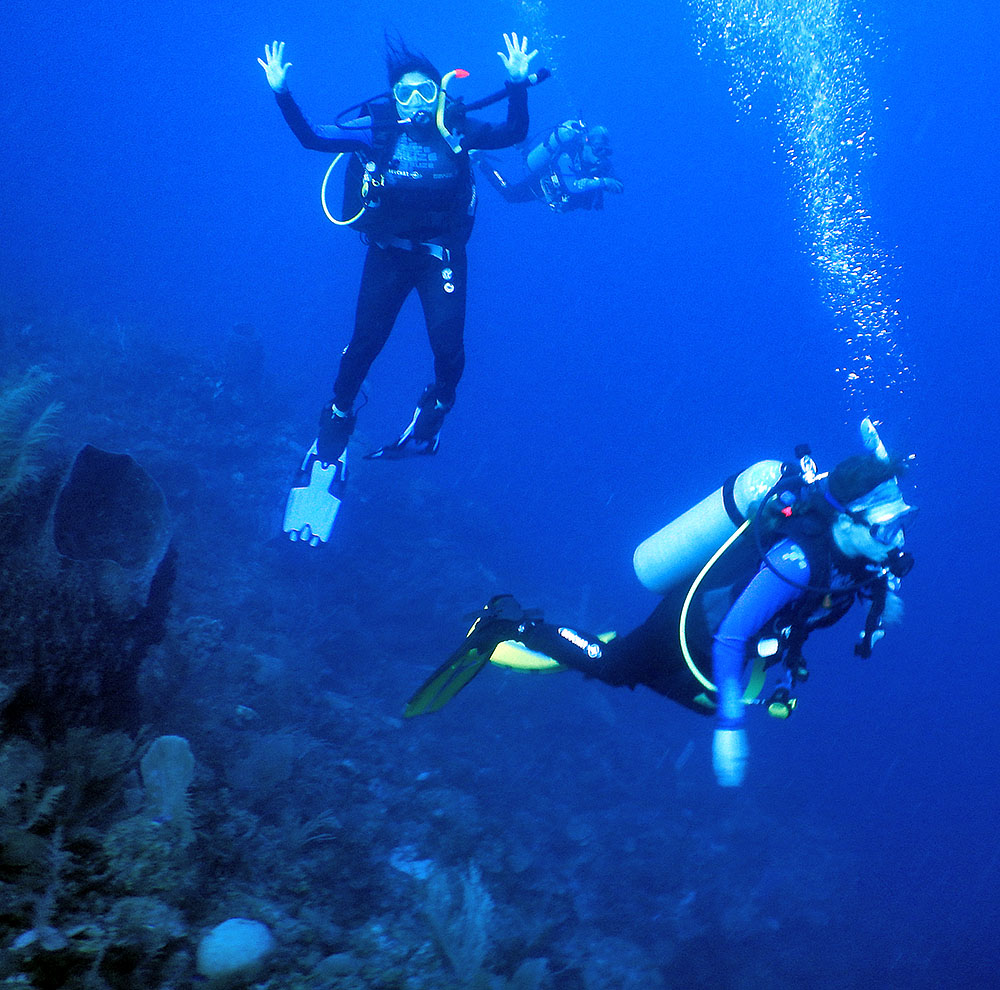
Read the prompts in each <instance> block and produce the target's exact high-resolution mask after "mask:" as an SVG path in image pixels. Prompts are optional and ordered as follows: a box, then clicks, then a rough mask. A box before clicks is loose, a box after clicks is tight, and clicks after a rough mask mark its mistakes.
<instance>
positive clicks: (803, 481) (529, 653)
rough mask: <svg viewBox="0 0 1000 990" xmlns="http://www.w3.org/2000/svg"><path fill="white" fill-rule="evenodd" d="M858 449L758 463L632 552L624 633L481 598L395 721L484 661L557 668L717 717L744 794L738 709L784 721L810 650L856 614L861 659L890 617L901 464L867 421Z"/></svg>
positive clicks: (900, 560)
mask: <svg viewBox="0 0 1000 990" xmlns="http://www.w3.org/2000/svg"><path fill="white" fill-rule="evenodd" d="M862 436H863V438H864V440H865V445H866V452H865V453H863V454H857V455H855V456H853V457H849V458H848V459H847V460H845V461H843V462H841V463H840V464H838V465H837V466H836V467H835V468H834V469H833V471H831V472H829V474H819V473H817V470H816V465H815V462H814V461H813V460H812V456H811V454H810V453H809V450H808V448H807V447H804V446H803V447H800V448H798V449H797V450H796V460H795V461H794V462H792V463H790V464H782V463H781V462H779V461H761V462H760V463H758V464H755V465H753V466H751V467H749V468H747V469H746V470H745V471H743V472H742V473H741V474H739V475H736V476H735V477H733V478H730V479H729V480H728V481H727V482H726V483H725V484H724V485H723V486H722V488H720V489H719V490H718V491H716V492H715V493H713V494H712V495H710V496H709V497H708V498H706V499H704V500H703V501H702V502H700V503H699V504H698V505H696V506H694V507H693V508H691V509H689V510H688V511H687V512H685V513H684V514H683V515H681V516H680V517H679V518H677V519H675V520H674V521H673V522H671V523H669V524H668V525H667V526H665V527H664V528H663V529H662V530H660V531H659V532H658V533H655V534H654V535H653V536H651V537H650V538H649V539H647V540H646V541H644V542H643V543H642V544H640V546H639V547H638V549H637V550H636V552H635V557H634V565H635V571H636V574H637V576H638V577H639V579H640V581H641V582H642V583H643V584H644V585H645V586H646V587H647V588H649V589H650V590H653V591H656V592H658V593H660V594H662V595H663V596H664V597H663V600H662V601H661V602H660V604H659V605H658V606H657V608H656V609H655V610H654V612H653V613H652V615H650V617H649V618H648V619H647V620H646V621H645V622H644V623H643V624H642V625H640V626H639V627H638V628H636V629H634V630H633V631H632V632H630V633H628V634H627V635H625V636H623V637H620V638H614V634H613V633H608V634H604V635H603V636H596V635H593V634H591V633H588V632H582V631H580V630H577V629H575V628H571V627H569V626H563V625H555V624H552V623H548V622H545V621H543V619H542V617H541V614H540V613H539V612H537V611H526V610H523V609H521V607H520V606H519V605H518V603H517V602H516V601H515V600H514V598H512V597H511V596H510V595H499V596H496V597H494V598H492V599H491V600H490V601H489V602H488V603H487V604H486V606H485V607H484V608H483V610H482V611H481V612H480V613H478V615H477V617H476V620H475V622H474V623H473V625H472V628H471V629H470V630H469V633H468V635H467V638H466V640H465V642H464V643H463V645H462V646H461V647H460V648H459V649H458V650H457V651H456V652H455V653H454V654H452V656H451V657H449V659H448V661H447V662H446V663H445V664H444V665H443V666H442V667H440V668H439V669H438V670H437V671H436V672H435V673H434V674H433V675H432V676H431V677H430V678H429V679H428V680H427V681H426V682H425V683H424V684H423V685H422V687H421V688H420V689H419V690H418V691H417V692H416V694H415V695H414V696H413V697H412V698H411V699H410V702H409V704H408V705H407V707H406V711H405V714H406V715H407V716H413V715H419V714H422V713H424V712H430V711H436V710H437V709H439V708H441V707H442V706H443V705H444V704H445V703H446V702H447V701H448V700H449V699H450V698H452V697H454V695H455V694H456V693H457V692H458V691H460V690H461V689H462V688H463V687H464V686H465V685H466V684H467V683H468V682H469V681H470V680H471V679H472V678H473V677H474V676H475V675H476V674H477V673H478V672H479V671H480V670H481V669H482V668H483V667H484V666H485V664H486V663H487V662H489V661H491V660H492V661H493V662H494V663H496V664H498V665H501V666H507V667H512V668H516V669H522V670H553V669H559V668H561V667H568V668H572V669H574V670H577V671H580V672H581V673H583V674H584V675H585V676H586V677H594V678H597V679H598V680H601V681H604V682H605V683H606V684H611V685H615V686H621V685H627V686H628V687H630V688H634V687H635V686H636V685H637V684H644V685H646V686H647V687H649V688H651V689H652V690H654V691H656V692H657V693H659V694H662V695H665V696H666V697H668V698H670V699H672V700H674V701H676V702H678V703H679V704H681V705H683V706H685V707H686V708H688V709H690V710H692V711H694V712H697V713H699V714H702V715H710V716H714V718H715V730H714V736H713V747H712V762H713V767H714V770H715V774H716V778H717V780H718V782H719V784H720V785H722V786H724V787H735V786H738V785H739V784H741V783H742V782H743V779H744V775H745V772H746V763H747V756H748V753H749V747H748V745H747V739H746V730H745V728H744V722H745V714H746V709H747V706H749V705H752V704H761V705H766V707H767V710H768V712H769V714H771V715H774V716H776V717H778V718H787V717H788V716H789V715H790V714H791V713H792V711H793V710H794V708H795V706H796V698H795V696H794V694H793V692H794V691H795V689H796V688H797V686H798V685H800V684H802V683H803V682H804V681H805V680H806V679H807V678H808V676H809V669H808V666H807V664H806V661H805V659H804V657H803V655H802V647H803V645H804V644H805V641H806V639H807V637H808V636H809V635H810V634H811V633H812V632H813V631H814V630H816V629H819V628H823V627H826V626H832V625H833V624H834V623H836V622H838V621H840V619H842V618H843V617H844V616H845V615H846V614H847V612H848V611H849V610H850V608H851V606H852V604H853V603H854V602H855V601H862V602H864V603H866V604H867V605H868V616H867V619H866V620H865V624H864V629H863V631H862V633H861V636H860V639H859V641H858V643H857V644H856V645H855V648H854V650H855V653H856V654H857V655H859V656H861V657H868V656H870V654H871V649H872V647H873V645H874V644H875V643H876V642H877V641H878V640H879V639H880V638H881V637H882V636H883V635H884V626H885V625H886V624H889V623H891V622H893V621H898V619H899V618H901V615H902V603H901V600H900V598H899V594H898V592H899V587H900V582H901V579H902V578H903V577H904V576H905V575H906V574H907V573H909V570H910V568H911V567H912V565H913V558H912V557H911V556H910V555H909V554H908V553H906V552H904V551H903V549H902V548H903V544H904V535H905V527H906V525H907V522H908V520H909V519H911V518H912V516H913V513H914V512H915V511H916V510H915V509H914V508H913V507H912V506H910V505H908V504H907V503H906V501H905V499H904V498H903V494H902V492H901V490H900V486H899V479H900V476H901V474H902V472H903V470H904V468H905V467H906V466H907V463H908V461H909V458H906V459H899V458H895V457H892V456H890V454H889V453H888V451H887V450H886V448H885V446H884V445H883V444H882V441H881V440H880V439H879V437H878V433H877V431H876V429H875V427H874V425H873V424H872V422H871V420H868V419H866V420H865V421H864V422H863V423H862Z"/></svg>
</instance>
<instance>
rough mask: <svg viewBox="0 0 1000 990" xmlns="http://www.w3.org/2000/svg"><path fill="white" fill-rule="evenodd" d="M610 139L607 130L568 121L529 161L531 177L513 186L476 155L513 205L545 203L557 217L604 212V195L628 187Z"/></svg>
mask: <svg viewBox="0 0 1000 990" xmlns="http://www.w3.org/2000/svg"><path fill="white" fill-rule="evenodd" d="M611 154H612V148H611V137H610V135H609V134H608V129H607V128H606V127H604V126H603V125H600V124H598V125H596V126H594V127H588V126H587V125H586V124H585V123H584V122H583V121H582V120H567V121H564V122H563V123H561V124H559V125H558V127H554V128H553V129H552V130H551V131H550V132H549V133H548V134H547V135H546V136H545V139H544V140H543V141H541V142H539V143H538V144H537V145H536V146H535V147H534V148H532V149H531V151H529V152H528V154H527V157H526V158H525V168H526V169H527V171H528V174H527V175H526V176H525V177H524V178H523V179H521V180H520V181H518V182H508V181H507V179H506V178H505V177H504V176H503V175H501V174H500V172H499V171H498V170H497V169H496V168H494V167H493V165H492V162H491V161H490V159H489V156H485V155H477V156H476V158H477V159H478V165H479V169H480V171H481V172H482V173H483V175H484V176H486V178H487V180H488V181H489V183H490V185H492V186H493V188H494V189H496V190H497V192H499V193H500V195H501V196H503V198H504V199H506V200H507V202H508V203H528V202H532V201H533V200H541V201H543V202H544V203H545V204H546V205H548V206H549V208H550V209H552V210H554V211H555V212H556V213H568V212H569V211H570V210H600V209H603V208H604V194H605V193H606V192H609V193H621V192H623V191H624V189H625V187H624V186H623V185H622V183H621V180H620V179H618V178H616V177H615V175H614V171H613V169H612V165H611Z"/></svg>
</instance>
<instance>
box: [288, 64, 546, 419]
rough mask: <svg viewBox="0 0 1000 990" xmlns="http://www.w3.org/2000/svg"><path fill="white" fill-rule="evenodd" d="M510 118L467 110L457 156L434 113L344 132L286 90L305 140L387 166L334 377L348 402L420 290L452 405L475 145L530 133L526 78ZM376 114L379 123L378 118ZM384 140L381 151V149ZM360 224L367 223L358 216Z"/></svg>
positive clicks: (291, 119)
mask: <svg viewBox="0 0 1000 990" xmlns="http://www.w3.org/2000/svg"><path fill="white" fill-rule="evenodd" d="M507 88H508V90H509V93H510V95H509V98H508V100H507V119H506V120H505V121H504V122H503V123H502V124H489V123H486V122H485V121H477V120H474V119H471V118H469V119H466V120H465V122H464V125H463V134H464V137H463V141H462V147H463V150H462V151H461V152H459V154H457V155H455V154H454V153H453V152H452V151H451V149H450V148H449V147H448V145H447V144H446V142H445V141H444V138H443V137H442V136H441V135H440V134H439V133H438V131H437V128H436V127H435V126H434V124H433V122H431V123H430V124H429V125H426V126H424V127H417V126H416V125H408V126H404V125H400V124H398V123H396V122H395V115H394V114H393V115H392V120H391V121H390V122H389V125H388V128H383V132H382V133H379V134H375V133H374V130H368V131H364V130H362V131H357V132H354V133H357V134H358V135H359V137H357V138H355V137H351V136H345V132H344V131H343V130H341V129H339V128H338V127H336V126H334V125H314V124H311V123H310V122H309V121H308V120H307V119H306V117H305V115H304V114H303V113H302V111H301V110H300V109H299V106H298V105H297V104H296V102H295V100H294V99H293V98H292V96H291V93H289V92H288V91H287V90H286V91H285V92H282V93H277V94H275V95H276V98H277V101H278V106H279V107H280V108H281V112H282V114H283V115H284V117H285V120H286V121H287V123H288V126H289V127H291V129H292V131H293V133H294V134H295V136H296V137H297V138H298V139H299V141H300V142H301V143H302V145H303V147H306V148H309V149H312V150H315V151H324V152H329V153H339V152H354V151H357V152H359V153H360V154H362V155H364V156H367V157H370V158H372V159H373V160H375V159H377V158H379V157H381V158H382V159H384V160H383V161H380V162H377V164H378V165H379V167H380V168H381V169H382V170H383V174H384V177H385V185H384V187H383V188H382V190H381V194H380V198H381V200H382V203H381V204H380V206H379V207H378V210H377V211H370V212H373V213H376V214H377V215H376V216H375V217H374V221H373V224H372V227H371V229H365V236H366V238H367V241H368V254H367V256H366V258H365V265H364V271H363V273H362V276H361V288H360V291H359V293H358V303H357V309H356V312H355V318H354V333H353V335H352V337H351V341H350V343H349V344H348V346H347V349H346V350H345V351H344V355H343V358H342V359H341V362H340V369H339V371H338V374H337V380H336V383H335V385H334V396H333V399H334V402H335V404H336V406H337V408H338V409H341V410H345V411H347V410H350V409H351V407H352V405H353V403H354V399H355V397H356V396H357V394H358V391H359V390H360V388H361V384H362V382H363V381H364V379H365V376H366V375H367V374H368V369H369V368H370V367H371V365H372V362H373V361H374V360H375V358H376V357H378V355H379V352H380V351H381V350H382V348H383V347H384V346H385V342H386V341H387V340H388V338H389V334H390V332H391V331H392V327H393V324H394V323H395V321H396V317H397V316H398V315H399V311H400V309H401V307H402V305H403V302H404V301H405V299H406V297H407V296H408V295H409V294H410V292H412V291H413V290H414V289H415V290H416V291H417V294H418V296H419V297H420V303H421V306H422V307H423V311H424V320H425V322H426V324H427V334H428V337H429V338H430V344H431V350H432V351H433V354H434V377H435V382H434V386H433V388H434V391H435V396H436V398H437V399H438V400H439V401H440V402H441V403H442V404H443V405H444V406H446V407H450V406H451V405H452V404H453V403H454V401H455V388H456V386H457V385H458V381H459V379H460V378H461V377H462V371H463V369H464V367H465V345H464V334H465V302H466V284H467V264H466V254H465V244H466V241H467V240H468V239H469V235H470V234H471V232H472V223H473V218H474V210H475V185H474V183H473V181H472V176H471V171H470V168H469V159H468V151H470V150H475V149H482V150H488V149H497V148H506V147H509V146H511V145H514V144H517V143H518V142H519V141H523V140H524V138H525V136H526V135H527V133H528V98H527V85H526V84H523V83H511V82H508V83H507ZM374 126H375V125H374V122H373V127H374ZM376 146H379V147H380V149H381V150H380V151H376V150H375V149H376ZM358 226H359V227H360V226H361V224H360V223H359V224H358Z"/></svg>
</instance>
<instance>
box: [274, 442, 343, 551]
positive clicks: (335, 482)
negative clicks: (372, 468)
mask: <svg viewBox="0 0 1000 990" xmlns="http://www.w3.org/2000/svg"><path fill="white" fill-rule="evenodd" d="M296 481H299V482H302V481H305V482H306V484H305V485H297V486H295V487H293V488H292V490H291V491H290V492H289V493H288V501H287V503H286V504H285V519H284V522H283V523H282V527H281V528H282V529H283V530H284V531H285V532H286V533H287V534H288V538H289V539H290V540H291V541H292V542H293V543H295V542H299V541H301V542H303V543H308V544H309V546H311V547H315V546H319V545H320V544H321V543H326V542H327V541H328V540H329V539H330V533H331V532H332V530H333V524H334V521H335V520H336V518H337V513H338V512H339V511H340V501H341V500H340V498H339V497H338V496H339V495H342V494H343V490H344V486H345V484H346V482H347V451H346V450H345V451H344V452H343V453H342V454H341V455H340V458H339V459H338V460H336V461H334V462H333V463H331V464H326V463H324V462H323V461H321V460H320V459H319V457H318V456H317V454H316V443H315V442H313V445H312V446H311V447H310V448H309V450H308V452H307V453H306V456H305V459H304V460H303V461H302V467H301V468H300V469H299V476H298V478H297V479H296ZM334 492H337V494H336V495H335V494H334Z"/></svg>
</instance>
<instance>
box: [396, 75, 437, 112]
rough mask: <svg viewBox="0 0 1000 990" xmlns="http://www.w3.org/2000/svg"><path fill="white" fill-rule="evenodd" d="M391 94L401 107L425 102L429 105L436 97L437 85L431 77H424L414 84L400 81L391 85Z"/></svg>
mask: <svg viewBox="0 0 1000 990" xmlns="http://www.w3.org/2000/svg"><path fill="white" fill-rule="evenodd" d="M392 95H393V97H394V99H395V100H396V102H397V103H398V104H399V105H400V106H403V107H408V106H412V105H413V104H415V103H425V104H427V105H428V106H430V104H432V103H433V102H434V101H435V100H437V98H438V85H437V83H436V82H434V80H433V79H424V80H423V81H421V82H418V83H415V84H413V83H404V82H402V81H400V82H398V83H396V85H395V86H393V87H392Z"/></svg>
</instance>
